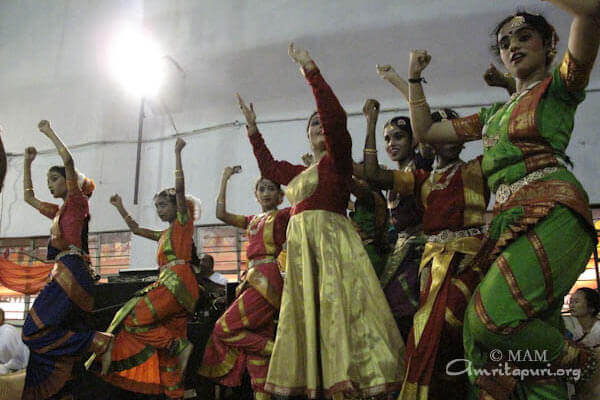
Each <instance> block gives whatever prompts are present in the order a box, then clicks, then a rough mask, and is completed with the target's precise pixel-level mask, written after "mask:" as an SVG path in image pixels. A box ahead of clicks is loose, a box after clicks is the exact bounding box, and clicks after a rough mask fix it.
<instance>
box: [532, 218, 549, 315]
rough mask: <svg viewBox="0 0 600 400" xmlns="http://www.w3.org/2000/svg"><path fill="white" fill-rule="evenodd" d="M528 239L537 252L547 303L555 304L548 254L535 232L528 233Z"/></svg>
mask: <svg viewBox="0 0 600 400" xmlns="http://www.w3.org/2000/svg"><path fill="white" fill-rule="evenodd" d="M527 239H529V243H530V244H531V247H532V248H533V250H534V251H535V255H536V256H537V258H538V262H539V264H540V269H541V270H542V274H543V275H544V283H545V286H546V301H547V302H548V304H552V303H554V280H553V279H552V270H551V269H550V260H549V259H548V254H547V253H546V250H545V249H544V245H543V244H542V241H541V240H540V237H539V236H538V235H537V234H536V233H535V231H534V230H530V231H528V232H527Z"/></svg>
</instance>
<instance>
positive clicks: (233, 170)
mask: <svg viewBox="0 0 600 400" xmlns="http://www.w3.org/2000/svg"><path fill="white" fill-rule="evenodd" d="M240 172H242V167H241V166H240V165H236V166H234V167H225V168H223V179H227V180H228V179H229V178H231V176H232V175H234V174H239V173H240Z"/></svg>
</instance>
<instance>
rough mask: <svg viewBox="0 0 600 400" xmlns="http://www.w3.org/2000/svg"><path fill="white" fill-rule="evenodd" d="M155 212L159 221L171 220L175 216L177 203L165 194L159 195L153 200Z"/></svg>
mask: <svg viewBox="0 0 600 400" xmlns="http://www.w3.org/2000/svg"><path fill="white" fill-rule="evenodd" d="M154 206H155V207H156V213H157V214H158V217H159V218H160V220H161V221H165V222H169V223H171V222H173V221H175V218H176V217H177V205H176V204H175V202H173V201H171V200H170V199H169V197H167V196H159V197H157V198H156V200H155V201H154Z"/></svg>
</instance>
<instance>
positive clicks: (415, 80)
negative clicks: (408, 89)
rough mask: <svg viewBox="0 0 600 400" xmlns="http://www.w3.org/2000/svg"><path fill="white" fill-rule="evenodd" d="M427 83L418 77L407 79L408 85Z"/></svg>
mask: <svg viewBox="0 0 600 400" xmlns="http://www.w3.org/2000/svg"><path fill="white" fill-rule="evenodd" d="M421 82H423V83H427V81H426V80H425V78H423V77H420V78H409V79H408V83H421Z"/></svg>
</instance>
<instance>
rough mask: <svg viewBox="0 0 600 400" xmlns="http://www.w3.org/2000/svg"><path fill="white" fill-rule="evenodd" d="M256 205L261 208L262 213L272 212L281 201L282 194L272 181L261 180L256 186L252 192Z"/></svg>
mask: <svg viewBox="0 0 600 400" xmlns="http://www.w3.org/2000/svg"><path fill="white" fill-rule="evenodd" d="M254 195H255V196H256V200H257V201H258V204H260V206H261V207H262V209H263V211H267V210H272V209H274V208H277V206H278V205H279V204H280V203H281V201H282V200H283V193H282V192H281V190H280V189H279V188H278V187H277V185H276V184H275V183H273V182H272V181H270V180H268V179H265V178H262V179H261V180H260V182H258V184H257V185H256V191H255V192H254Z"/></svg>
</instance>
